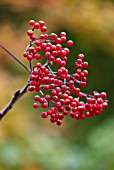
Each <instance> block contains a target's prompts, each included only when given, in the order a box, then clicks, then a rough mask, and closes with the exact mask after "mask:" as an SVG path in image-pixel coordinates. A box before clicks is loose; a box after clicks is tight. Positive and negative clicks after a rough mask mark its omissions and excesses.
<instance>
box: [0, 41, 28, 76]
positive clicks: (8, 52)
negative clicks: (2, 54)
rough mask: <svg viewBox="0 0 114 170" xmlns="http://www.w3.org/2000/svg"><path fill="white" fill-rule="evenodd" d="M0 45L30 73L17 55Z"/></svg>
mask: <svg viewBox="0 0 114 170" xmlns="http://www.w3.org/2000/svg"><path fill="white" fill-rule="evenodd" d="M0 47H1V48H2V49H3V50H4V51H6V52H7V53H8V54H9V55H10V56H11V57H13V58H14V59H15V60H16V61H17V62H18V63H19V64H20V65H21V66H23V67H24V68H25V69H26V70H27V71H28V72H29V73H31V70H30V69H29V68H28V67H27V66H26V65H25V64H24V63H22V61H20V60H19V59H18V58H17V57H15V56H14V55H13V54H12V53H11V52H10V51H9V50H7V49H6V48H5V47H3V46H2V45H1V44H0Z"/></svg>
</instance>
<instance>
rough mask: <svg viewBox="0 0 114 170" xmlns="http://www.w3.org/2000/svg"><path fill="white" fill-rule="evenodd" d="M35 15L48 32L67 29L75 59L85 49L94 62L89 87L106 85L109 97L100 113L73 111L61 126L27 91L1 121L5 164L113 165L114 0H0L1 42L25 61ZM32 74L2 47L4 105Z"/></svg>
mask: <svg viewBox="0 0 114 170" xmlns="http://www.w3.org/2000/svg"><path fill="white" fill-rule="evenodd" d="M30 19H34V20H35V21H39V20H44V21H45V23H46V26H47V27H48V33H50V32H55V33H57V34H59V33H60V32H61V31H66V32H67V37H68V39H72V40H73V41H74V46H73V47H72V48H71V54H70V55H69V58H71V59H72V60H70V61H72V62H73V61H75V59H76V56H77V55H78V54H79V53H84V54H85V56H86V60H87V61H88V62H89V69H88V70H89V76H88V81H87V87H86V88H85V91H86V92H92V91H93V90H97V91H106V92H107V94H108V99H109V101H110V102H109V107H108V108H106V109H104V111H103V113H102V114H101V115H99V116H96V117H92V118H91V119H84V120H79V121H76V120H72V119H71V118H70V117H68V118H66V119H65V120H64V121H63V125H62V126H61V127H58V126H56V125H54V124H51V123H50V122H49V120H47V119H46V120H43V119H42V118H41V116H40V112H41V110H38V109H36V110H35V109H33V107H32V103H33V96H34V94H33V93H27V94H26V95H25V96H23V98H21V99H20V100H19V101H18V102H17V103H16V104H15V106H14V108H13V109H12V110H11V111H10V112H9V113H8V114H7V116H5V117H4V119H3V120H2V121H1V122H0V170H26V169H27V170H91V169H92V170H96V169H97V170H107V169H108V170H114V104H113V101H114V1H113V0H57V1H56V0H42V1H41V0H24V1H23V0H17V1H16V0H0V43H1V44H2V45H4V46H5V47H6V48H7V49H9V50H10V51H11V52H12V53H13V54H15V55H16V56H18V57H19V59H21V60H22V61H23V62H24V63H25V64H28V63H27V61H26V60H25V59H24V57H23V56H22V54H23V51H24V50H25V48H26V46H27V45H28V42H29V39H28V37H27V35H26V31H27V30H28V29H30V26H29V25H28V21H29V20H30ZM70 64H71V63H70ZM27 76H28V73H26V71H25V70H24V69H23V68H22V67H21V66H20V65H19V64H18V63H17V62H16V61H14V60H13V59H12V58H11V57H10V56H9V55H8V54H7V53H5V52H4V51H3V50H2V49H0V108H1V109H2V108H3V107H4V106H5V105H6V104H7V102H8V101H9V100H10V98H11V96H12V95H13V93H14V92H15V91H16V90H17V89H20V88H22V87H23V85H24V84H25V82H26V81H27Z"/></svg>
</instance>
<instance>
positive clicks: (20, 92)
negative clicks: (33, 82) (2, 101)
mask: <svg viewBox="0 0 114 170" xmlns="http://www.w3.org/2000/svg"><path fill="white" fill-rule="evenodd" d="M28 86H29V83H27V84H26V85H25V86H24V87H23V88H22V89H21V90H17V91H16V92H15V93H14V95H13V97H12V99H11V100H10V101H9V103H8V104H7V105H6V106H5V107H4V108H3V109H2V110H1V111H0V120H1V119H2V118H3V117H4V116H5V114H6V113H7V112H8V111H9V110H10V109H12V108H13V105H14V103H15V102H16V101H17V100H18V99H19V98H21V97H22V96H23V95H24V94H25V93H26V92H27V88H28Z"/></svg>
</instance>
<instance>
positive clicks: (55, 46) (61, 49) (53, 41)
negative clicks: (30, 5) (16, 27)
mask: <svg viewBox="0 0 114 170" xmlns="http://www.w3.org/2000/svg"><path fill="white" fill-rule="evenodd" d="M29 24H30V25H31V26H32V27H33V28H32V29H31V30H28V31H27V35H28V36H29V38H30V44H29V45H28V47H27V49H26V51H25V52H24V53H23V56H24V57H25V58H26V59H27V60H29V62H30V63H31V65H32V62H31V60H33V59H35V61H37V60H39V61H40V60H41V61H42V60H43V57H44V59H45V60H46V62H45V63H44V64H42V63H41V62H36V63H35V62H34V63H35V65H34V66H33V65H32V66H31V74H30V85H29V87H28V91H30V92H32V91H36V92H37V93H38V94H37V95H35V96H34V101H35V103H34V104H33V107H34V108H38V107H43V108H44V109H45V108H46V109H47V111H43V112H42V113H41V117H42V118H47V117H50V122H52V123H55V122H56V124H57V125H59V126H60V125H61V124H62V120H63V119H64V117H65V116H67V115H68V114H69V115H70V116H71V117H72V118H73V119H76V120H79V119H84V118H85V117H87V118H90V117H92V116H95V115H98V114H100V113H101V112H102V110H103V108H105V107H107V106H108V100H107V99H106V97H107V94H106V93H105V92H101V93H98V92H96V91H94V92H93V93H92V94H86V93H85V92H82V90H81V89H82V88H84V87H85V86H86V83H87V75H88V70H86V69H87V67H88V62H86V61H83V60H84V54H79V55H78V57H77V59H76V62H75V63H74V64H73V65H72V66H71V67H69V69H68V68H66V64H68V57H67V55H68V54H69V53H70V49H69V47H71V46H72V45H73V41H72V40H67V37H66V33H65V32H61V33H60V37H59V36H58V35H57V34H55V33H51V34H49V35H48V34H43V33H44V32H46V31H47V27H46V26H45V23H44V21H39V22H35V21H34V20H30V21H29ZM35 29H36V30H37V31H38V30H39V31H41V32H42V33H41V34H40V35H39V37H36V35H34V30H35ZM63 44H64V45H63ZM65 45H66V47H65ZM73 67H75V72H74V73H70V70H71V69H72V68H73ZM77 84H78V86H77ZM72 94H73V96H72ZM83 98H85V100H84V101H82V100H83Z"/></svg>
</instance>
